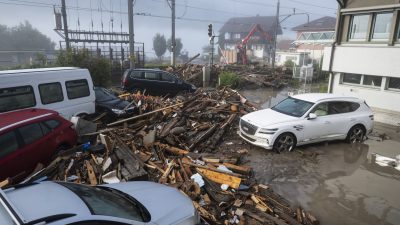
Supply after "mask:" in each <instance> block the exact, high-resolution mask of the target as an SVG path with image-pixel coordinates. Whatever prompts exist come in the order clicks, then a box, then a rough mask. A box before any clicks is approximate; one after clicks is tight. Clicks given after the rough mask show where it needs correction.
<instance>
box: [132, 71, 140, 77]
mask: <svg viewBox="0 0 400 225" xmlns="http://www.w3.org/2000/svg"><path fill="white" fill-rule="evenodd" d="M130 77H131V78H143V72H141V71H133V72H132V73H131V75H130Z"/></svg>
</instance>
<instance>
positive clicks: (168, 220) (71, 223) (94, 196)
mask: <svg viewBox="0 0 400 225" xmlns="http://www.w3.org/2000/svg"><path fill="white" fill-rule="evenodd" d="M0 221H1V225H8V224H11V225H22V224H52V225H61V224H63V225H65V224H68V225H106V224H107V225H139V224H140V225H145V224H149V225H162V224H177V225H195V224H198V223H199V221H200V219H199V216H198V214H197V212H196V210H195V208H194V206H193V204H192V201H191V200H190V199H189V198H188V197H186V196H185V195H183V194H182V193H180V192H179V191H178V190H177V189H175V188H171V187H168V186H165V185H162V184H158V183H153V182H144V181H137V182H123V183H117V184H108V185H102V186H87V185H81V184H75V183H65V182H51V181H45V182H40V183H31V184H28V185H26V186H21V187H17V188H9V189H6V190H4V191H2V190H0Z"/></svg>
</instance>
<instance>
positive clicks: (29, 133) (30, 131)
mask: <svg viewBox="0 0 400 225" xmlns="http://www.w3.org/2000/svg"><path fill="white" fill-rule="evenodd" d="M18 130H19V133H20V134H21V136H22V139H23V140H24V143H25V145H28V144H30V143H33V142H35V141H37V140H39V139H40V138H41V137H43V133H42V128H41V127H40V125H39V123H33V124H29V125H26V126H23V127H21V128H19V129H18Z"/></svg>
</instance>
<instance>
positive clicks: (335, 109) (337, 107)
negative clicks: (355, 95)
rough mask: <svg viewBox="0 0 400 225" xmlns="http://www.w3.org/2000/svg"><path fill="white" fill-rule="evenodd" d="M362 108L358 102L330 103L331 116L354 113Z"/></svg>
mask: <svg viewBox="0 0 400 225" xmlns="http://www.w3.org/2000/svg"><path fill="white" fill-rule="evenodd" d="M359 107H360V104H358V103H356V102H330V103H329V114H330V115H331V114H340V113H349V112H354V111H356V110H357V109H358V108H359Z"/></svg>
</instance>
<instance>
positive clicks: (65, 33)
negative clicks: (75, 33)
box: [61, 0, 70, 50]
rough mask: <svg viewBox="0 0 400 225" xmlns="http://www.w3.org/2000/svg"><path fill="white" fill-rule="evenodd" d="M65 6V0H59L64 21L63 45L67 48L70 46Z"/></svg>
mask: <svg viewBox="0 0 400 225" xmlns="http://www.w3.org/2000/svg"><path fill="white" fill-rule="evenodd" d="M66 8H67V7H66V6H65V0H61V13H62V17H63V23H64V36H65V47H66V48H67V50H68V49H69V48H70V45H69V37H68V24H67V9H66Z"/></svg>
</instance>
